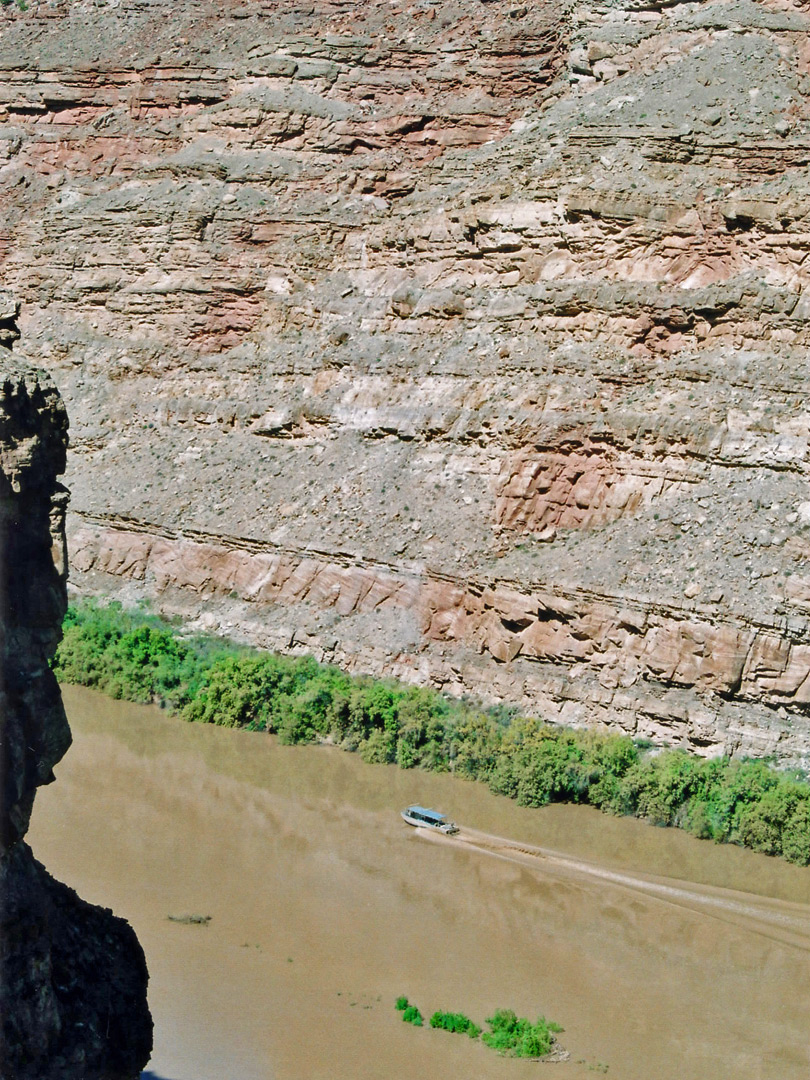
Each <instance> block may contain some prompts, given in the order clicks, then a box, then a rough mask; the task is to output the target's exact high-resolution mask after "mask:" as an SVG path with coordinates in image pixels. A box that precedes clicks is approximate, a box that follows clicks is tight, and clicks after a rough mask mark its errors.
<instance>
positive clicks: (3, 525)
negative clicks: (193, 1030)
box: [0, 294, 152, 1080]
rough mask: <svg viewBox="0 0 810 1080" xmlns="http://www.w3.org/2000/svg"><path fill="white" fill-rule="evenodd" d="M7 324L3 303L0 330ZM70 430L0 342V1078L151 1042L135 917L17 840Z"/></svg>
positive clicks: (30, 782)
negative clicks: (71, 883) (62, 878)
mask: <svg viewBox="0 0 810 1080" xmlns="http://www.w3.org/2000/svg"><path fill="white" fill-rule="evenodd" d="M1 298H2V294H0V299H1ZM13 313H14V315H16V307H14V310H13ZM6 333H7V334H8V335H11V337H9V336H5V337H4V335H6ZM13 334H14V326H13V318H12V320H11V326H10V327H9V326H7V325H6V324H5V323H4V321H3V308H2V303H1V302H0V340H12V339H13ZM67 429H68V421H67V413H66V411H65V407H64V404H63V403H62V399H61V397H60V396H59V392H58V391H57V389H56V387H55V386H54V384H53V383H52V381H51V380H50V378H49V377H48V376H47V375H45V374H44V373H42V372H38V371H34V370H31V369H30V368H28V367H26V366H24V365H23V364H21V363H19V362H18V361H17V360H16V359H15V358H14V357H13V356H12V354H11V353H10V352H9V351H8V349H6V348H3V347H2V346H0V783H2V788H1V789H0V1080H134V1078H135V1077H137V1076H139V1075H140V1072H141V1069H142V1068H143V1066H144V1065H145V1064H146V1062H147V1061H148V1059H149V1054H150V1052H151V1047H152V1020H151V1017H150V1015H149V1010H148V1007H147V1004H146V984H147V978H148V976H147V971H146V963H145V960H144V956H143V951H142V950H141V947H140V945H139V943H138V940H137V938H136V937H135V934H134V933H133V931H132V929H131V927H130V926H129V925H128V924H127V923H126V922H125V921H124V920H123V919H118V918H116V917H115V916H114V915H113V914H112V913H111V912H109V911H106V910H104V909H103V908H98V907H93V906H92V905H91V904H87V903H85V902H84V901H83V900H81V899H80V898H79V897H78V896H77V895H76V894H75V893H74V892H73V891H72V890H71V889H69V888H67V886H65V885H62V884H60V882H58V881H55V880H54V879H53V878H52V877H51V876H50V875H49V874H48V873H47V872H46V871H45V869H44V868H43V867H42V866H41V865H40V864H39V863H37V862H36V861H35V860H34V858H33V855H32V853H31V850H30V848H29V847H28V845H27V844H26V843H25V842H24V840H23V837H24V836H25V833H26V830H27V829H28V823H29V819H30V816H31V808H32V806H33V802H34V796H35V793H36V789H37V787H38V786H39V785H41V784H47V783H49V782H50V781H51V780H53V766H54V765H55V764H56V762H57V761H59V759H60V758H61V757H62V755H63V754H64V753H65V751H66V750H67V748H68V747H69V745H70V729H69V728H68V724H67V719H66V717H65V712H64V708H63V706H62V698H61V694H60V691H59V686H58V685H57V682H56V678H55V676H54V674H53V672H52V671H51V668H50V660H51V659H52V657H53V654H54V651H55V649H56V646H57V644H58V642H59V637H60V633H61V624H62V619H63V617H64V614H65V608H66V602H67V601H66V590H65V580H66V576H67V559H66V552H65V531H64V518H65V509H66V506H67V499H68V496H67V491H66V490H65V489H64V488H63V487H62V486H61V485H60V484H59V483H58V480H57V477H58V476H59V475H61V473H62V472H64V468H65V454H66V449H67Z"/></svg>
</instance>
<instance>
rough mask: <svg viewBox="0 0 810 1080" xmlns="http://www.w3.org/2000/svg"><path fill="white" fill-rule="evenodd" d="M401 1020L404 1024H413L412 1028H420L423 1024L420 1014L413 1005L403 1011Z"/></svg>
mask: <svg viewBox="0 0 810 1080" xmlns="http://www.w3.org/2000/svg"><path fill="white" fill-rule="evenodd" d="M402 1019H403V1020H404V1021H405V1023H406V1024H413V1026H414V1027H421V1026H422V1024H423V1023H424V1021H423V1019H422V1014H421V1013H420V1012H419V1010H418V1009H417V1007H416V1006H415V1005H409V1006H408V1007H407V1008H406V1009H404V1010H403V1013H402Z"/></svg>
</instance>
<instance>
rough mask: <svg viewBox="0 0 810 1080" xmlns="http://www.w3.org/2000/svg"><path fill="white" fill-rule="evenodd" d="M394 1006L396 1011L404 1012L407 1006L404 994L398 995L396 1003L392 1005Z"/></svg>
mask: <svg viewBox="0 0 810 1080" xmlns="http://www.w3.org/2000/svg"><path fill="white" fill-rule="evenodd" d="M394 1008H395V1009H396V1010H397V1012H404V1011H405V1010H406V1009H407V1008H408V999H407V998H406V997H405V995H404V994H400V995H399V997H398V998H397V1000H396V1004H395V1005H394Z"/></svg>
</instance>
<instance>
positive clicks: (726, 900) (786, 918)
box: [420, 828, 810, 952]
mask: <svg viewBox="0 0 810 1080" xmlns="http://www.w3.org/2000/svg"><path fill="white" fill-rule="evenodd" d="M420 833H422V834H425V838H426V839H431V838H432V839H433V840H436V841H440V842H441V843H449V844H454V845H456V846H458V847H463V848H465V849H467V850H474V851H478V852H480V853H481V854H482V855H488V856H491V857H494V858H498V859H504V860H506V861H508V862H513V863H516V864H518V865H520V866H525V867H529V868H531V869H533V870H534V871H536V872H537V873H538V874H542V875H543V876H544V877H556V878H560V879H563V878H564V879H567V880H580V881H601V882H604V883H606V884H609V885H612V886H615V887H617V888H620V889H629V890H632V891H633V892H636V893H643V894H644V895H646V896H650V897H653V898H655V899H657V900H660V901H661V902H662V903H667V904H673V905H675V906H677V907H680V908H687V909H690V910H693V911H699V912H701V913H703V914H706V915H709V916H712V917H714V918H717V919H720V920H722V921H724V922H727V923H731V924H734V925H736V926H741V927H743V928H744V929H746V930H748V931H752V932H754V933H757V934H759V935H761V936H764V937H768V938H770V939H771V940H774V941H778V942H780V943H781V944H783V945H789V946H791V947H793V948H797V949H802V950H804V951H806V952H810V905H807V904H799V903H790V902H788V901H784V900H777V899H774V898H771V897H765V896H758V895H756V894H754V893H745V892H738V891H736V890H733V889H724V888H720V887H717V886H712V885H702V884H697V883H689V882H684V881H681V880H679V879H677V878H666V877H660V876H653V875H647V874H642V873H633V872H632V871H627V870H614V869H611V868H610V867H607V866H600V865H599V864H598V863H592V862H588V861H587V860H584V859H579V858H575V857H572V856H570V855H566V854H564V853H562V852H559V851H553V850H551V849H549V848H543V847H535V846H533V845H530V844H523V843H517V842H516V841H514V840H509V839H507V838H506V837H502V836H494V835H492V834H490V833H484V832H479V831H478V830H477V829H469V828H462V829H461V830H460V831H459V832H458V833H457V834H456V835H455V836H452V837H448V836H441V835H438V836H437V835H435V834H433V835H431V834H428V833H427V831H426V830H420Z"/></svg>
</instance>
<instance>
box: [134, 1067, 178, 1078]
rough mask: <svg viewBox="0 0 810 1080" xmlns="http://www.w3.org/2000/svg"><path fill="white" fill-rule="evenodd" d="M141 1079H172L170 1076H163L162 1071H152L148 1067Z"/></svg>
mask: <svg viewBox="0 0 810 1080" xmlns="http://www.w3.org/2000/svg"><path fill="white" fill-rule="evenodd" d="M140 1080H172V1078H171V1077H170V1076H163V1075H161V1073H156V1072H150V1071H149V1070H148V1069H147V1070H146V1072H142V1073H141V1077H140Z"/></svg>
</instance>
